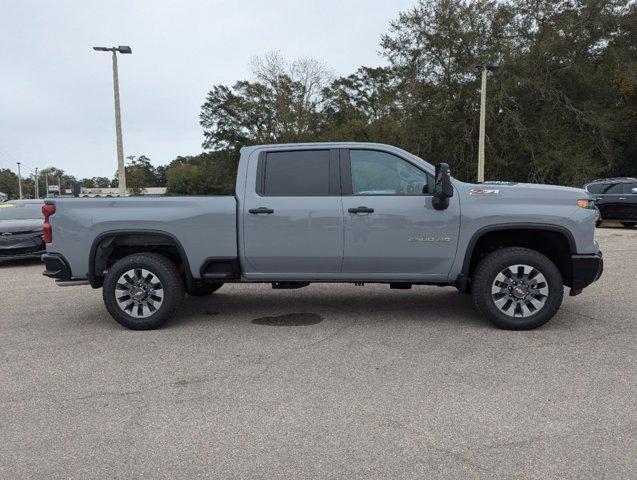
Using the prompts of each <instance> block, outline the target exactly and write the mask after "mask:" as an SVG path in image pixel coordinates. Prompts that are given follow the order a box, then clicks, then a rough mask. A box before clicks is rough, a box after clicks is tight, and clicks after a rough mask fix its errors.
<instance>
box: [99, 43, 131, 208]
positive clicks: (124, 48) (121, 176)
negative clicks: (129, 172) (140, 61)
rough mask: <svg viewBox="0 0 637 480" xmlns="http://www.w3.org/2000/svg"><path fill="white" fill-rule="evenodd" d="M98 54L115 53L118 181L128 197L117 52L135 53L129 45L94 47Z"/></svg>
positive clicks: (120, 189) (121, 194) (122, 192)
mask: <svg viewBox="0 0 637 480" xmlns="http://www.w3.org/2000/svg"><path fill="white" fill-rule="evenodd" d="M93 50H97V51H98V52H113V94H114V96H115V135H116V137H117V179H118V183H119V194H120V196H122V197H123V196H125V195H126V170H125V169H124V144H123V142H122V114H121V112H120V108H119V78H118V73H117V52H119V53H133V51H132V50H131V48H130V47H129V46H128V45H120V46H119V47H93Z"/></svg>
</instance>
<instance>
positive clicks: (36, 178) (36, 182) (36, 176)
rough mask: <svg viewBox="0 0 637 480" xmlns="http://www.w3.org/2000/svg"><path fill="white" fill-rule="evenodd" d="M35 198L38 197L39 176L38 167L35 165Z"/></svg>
mask: <svg viewBox="0 0 637 480" xmlns="http://www.w3.org/2000/svg"><path fill="white" fill-rule="evenodd" d="M35 198H40V177H38V167H35Z"/></svg>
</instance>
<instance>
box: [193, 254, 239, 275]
mask: <svg viewBox="0 0 637 480" xmlns="http://www.w3.org/2000/svg"><path fill="white" fill-rule="evenodd" d="M213 265H215V266H217V267H220V268H219V269H218V271H212V272H208V271H207V270H208V269H209V268H210V267H211V266H213ZM199 272H200V274H201V278H202V279H204V280H237V279H239V278H241V267H240V266H239V259H238V258H237V257H209V258H206V259H205V260H204V262H203V264H202V265H201V268H200V269H199Z"/></svg>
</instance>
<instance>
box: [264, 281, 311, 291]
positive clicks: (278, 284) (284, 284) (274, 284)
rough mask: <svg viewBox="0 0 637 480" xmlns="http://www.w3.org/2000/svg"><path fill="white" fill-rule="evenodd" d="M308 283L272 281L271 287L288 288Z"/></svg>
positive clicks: (276, 288)
mask: <svg viewBox="0 0 637 480" xmlns="http://www.w3.org/2000/svg"><path fill="white" fill-rule="evenodd" d="M309 284H310V282H272V288H274V289H275V290H288V289H293V288H303V287H307V286H308V285H309Z"/></svg>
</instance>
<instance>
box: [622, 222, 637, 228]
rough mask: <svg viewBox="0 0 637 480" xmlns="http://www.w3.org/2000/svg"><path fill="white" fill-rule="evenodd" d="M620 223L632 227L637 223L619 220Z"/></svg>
mask: <svg viewBox="0 0 637 480" xmlns="http://www.w3.org/2000/svg"><path fill="white" fill-rule="evenodd" d="M621 223H622V225H623V226H624V227H626V228H633V227H634V226H635V225H637V222H621Z"/></svg>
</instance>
